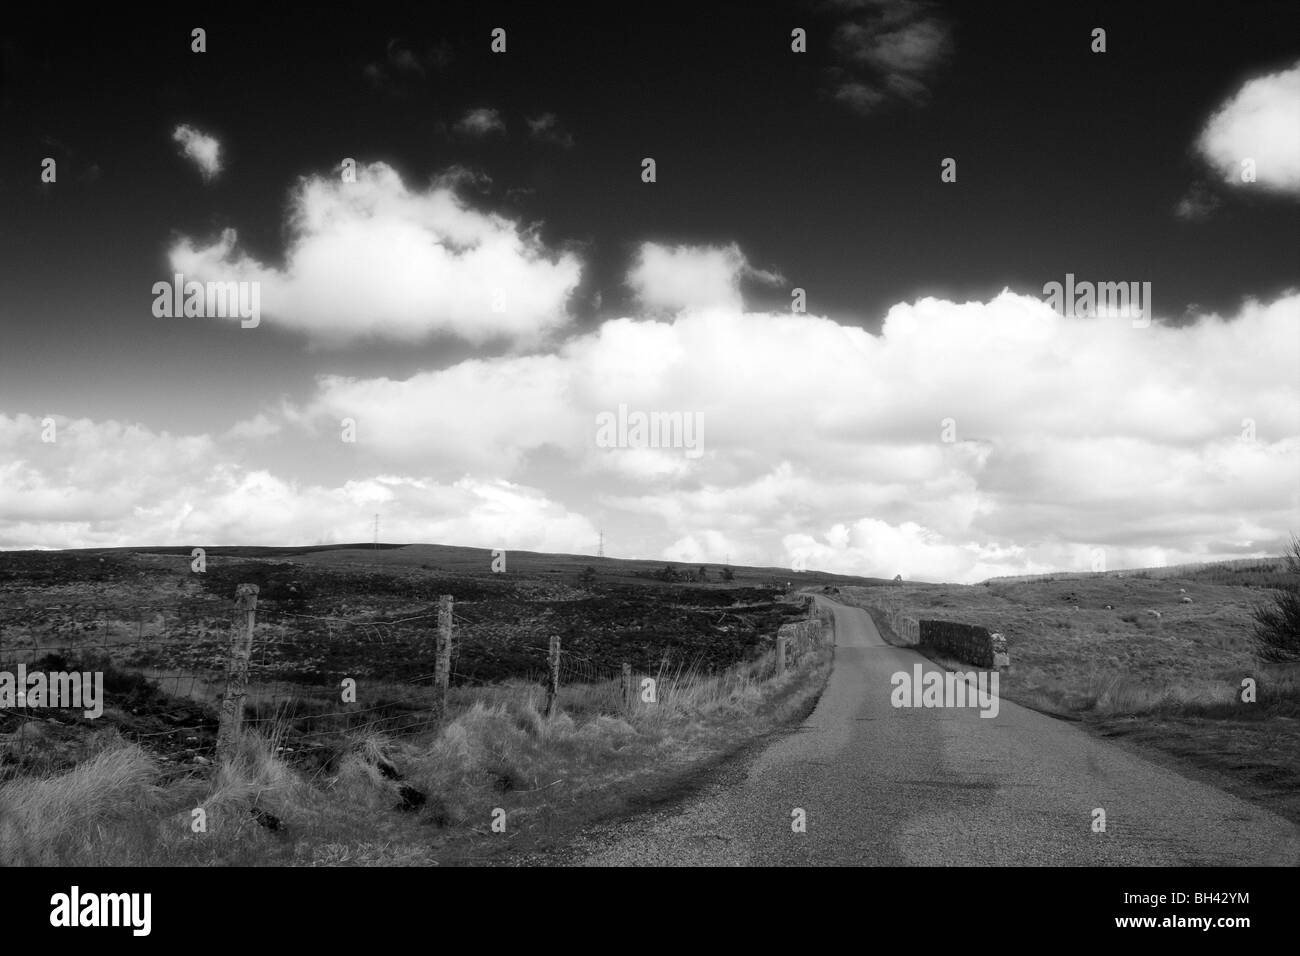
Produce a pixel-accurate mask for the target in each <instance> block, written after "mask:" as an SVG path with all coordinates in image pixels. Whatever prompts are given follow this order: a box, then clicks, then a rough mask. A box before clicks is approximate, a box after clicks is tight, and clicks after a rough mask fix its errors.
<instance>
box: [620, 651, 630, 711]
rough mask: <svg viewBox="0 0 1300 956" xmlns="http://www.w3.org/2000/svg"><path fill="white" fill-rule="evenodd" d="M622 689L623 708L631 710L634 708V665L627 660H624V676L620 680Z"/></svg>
mask: <svg viewBox="0 0 1300 956" xmlns="http://www.w3.org/2000/svg"><path fill="white" fill-rule="evenodd" d="M620 690H621V691H622V694H621V697H622V700H623V710H624V711H629V710H631V709H632V665H631V664H629V663H627V661H624V662H623V678H622V680H621V681H620Z"/></svg>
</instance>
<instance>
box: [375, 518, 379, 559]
mask: <svg viewBox="0 0 1300 956" xmlns="http://www.w3.org/2000/svg"><path fill="white" fill-rule="evenodd" d="M375 550H376V551H378V550H379V515H377V514H376V515H375Z"/></svg>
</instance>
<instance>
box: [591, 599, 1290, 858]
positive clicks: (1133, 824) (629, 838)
mask: <svg viewBox="0 0 1300 956" xmlns="http://www.w3.org/2000/svg"><path fill="white" fill-rule="evenodd" d="M816 600H817V601H818V602H819V603H821V604H822V605H823V606H825V607H828V608H830V609H831V610H832V611H833V612H834V614H835V621H836V649H835V665H834V668H833V670H832V673H831V676H830V679H829V682H828V684H827V687H826V691H825V693H824V694H823V695H822V698H821V700H820V701H819V702H818V705H817V707H816V709H815V710H814V711H813V713H812V714H811V715H809V717H808V718H807V719H806V720H805V721H804V722H803V724H802V725H801V726H800V727H799V728H798V729H797V730H796V731H795V732H793V733H789V734H786V735H782V736H781V737H779V738H778V739H776V740H775V741H774V742H773V743H771V744H770V745H769V746H767V747H766V748H765V749H763V750H762V751H761V752H760V753H759V755H758V756H757V758H756V759H754V760H753V761H752V762H751V763H750V764H749V765H748V766H747V767H745V768H744V769H743V770H741V771H738V772H735V773H732V774H730V775H728V774H722V775H720V776H719V778H718V779H717V780H716V781H714V782H712V783H710V784H709V785H708V786H706V787H705V788H704V789H703V790H702V791H701V792H700V793H698V794H696V795H695V796H693V797H691V798H689V799H688V800H687V801H686V802H685V803H683V804H681V805H679V806H676V807H674V808H673V809H672V810H671V811H659V812H651V813H647V814H643V815H640V816H638V817H634V818H632V819H629V820H626V821H621V822H619V823H617V824H612V825H609V826H605V827H601V828H598V829H597V830H593V831H590V832H589V833H587V834H585V835H584V836H583V837H581V838H580V839H579V840H578V841H577V842H576V844H575V845H574V846H573V847H572V848H571V853H572V855H571V856H570V859H569V862H572V863H577V864H580V865H593V866H657V865H679V866H681V865H685V866H690V865H724V866H725V865H740V866H745V865H755V866H772V865H781V866H790V865H794V866H799V865H876V866H882V865H884V866H908V865H923V866H963V865H970V866H989V865H992V866H1014V865H1048V866H1051V865H1066V866H1071V865H1102V866H1112V865H1113V866H1143V865H1155V866H1159V865H1170V864H1184V865H1237V866H1241V865H1252V866H1253V865H1292V866H1294V865H1297V864H1300V827H1297V826H1296V825H1295V824H1293V823H1290V822H1289V821H1287V820H1285V819H1283V818H1281V817H1279V816H1277V815H1276V814H1273V813H1270V812H1269V811H1267V810H1262V809H1259V808H1257V807H1254V806H1253V805H1251V804H1249V803H1247V802H1245V801H1244V800H1241V799H1239V798H1237V797H1234V796H1232V795H1230V794H1227V793H1224V792H1222V791H1220V790H1217V789H1215V788H1213V787H1211V786H1208V785H1206V784H1203V783H1199V782H1196V781H1193V780H1189V779H1187V778H1185V777H1182V776H1180V775H1179V774H1177V773H1175V772H1173V771H1171V770H1168V769H1165V768H1163V767H1160V766H1157V765H1155V764H1153V763H1151V762H1149V761H1147V760H1143V759H1142V758H1141V757H1138V756H1135V755H1133V754H1131V753H1129V752H1128V751H1126V750H1124V749H1121V748H1120V747H1118V746H1116V745H1115V744H1112V743H1108V742H1106V741H1104V740H1098V739H1096V738H1094V737H1091V736H1089V735H1088V734H1087V733H1085V732H1084V731H1083V730H1081V729H1079V728H1078V727H1075V726H1073V725H1071V724H1069V723H1066V722H1063V721H1060V720H1055V719H1053V718H1051V717H1047V716H1044V715H1042V714H1039V713H1037V712H1035V711H1031V710H1027V709H1025V708H1023V707H1019V706H1017V705H1015V704H1012V703H1009V702H1007V701H1000V702H999V705H998V707H997V714H996V716H993V717H981V716H980V710H979V708H977V707H974V706H972V707H967V708H958V707H946V708H907V707H899V708H895V707H894V706H893V705H892V704H891V702H890V696H891V693H892V691H893V690H894V686H893V684H891V677H892V676H893V675H894V674H895V673H897V672H900V671H901V672H907V673H909V674H910V673H913V668H914V667H915V665H917V664H920V665H922V667H923V669H924V671H925V672H929V671H936V670H941V668H939V667H937V665H935V664H933V663H931V662H930V661H929V660H927V659H926V658H924V657H922V656H921V655H920V654H918V653H916V652H915V651H911V650H907V649H905V648H900V647H894V646H891V645H889V644H886V643H885V642H884V641H883V640H882V639H881V637H880V634H879V632H878V631H877V630H876V627H875V624H874V623H873V622H872V620H871V618H870V616H869V615H868V614H867V613H866V612H865V611H863V610H861V609H859V608H853V607H846V606H844V605H842V604H837V603H835V602H832V601H829V600H828V599H826V598H823V597H820V596H818V597H817V598H816ZM974 669H975V668H972V670H974ZM988 709H989V710H991V708H988ZM1097 809H1102V810H1104V811H1105V814H1106V829H1105V832H1093V821H1094V811H1095V810H1097ZM798 810H802V811H803V813H804V819H805V821H806V831H805V832H795V823H796V820H797V816H798V815H797V811H798Z"/></svg>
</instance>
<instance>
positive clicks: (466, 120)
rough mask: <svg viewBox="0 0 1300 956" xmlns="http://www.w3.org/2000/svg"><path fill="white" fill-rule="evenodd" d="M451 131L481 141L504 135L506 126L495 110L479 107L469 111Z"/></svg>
mask: <svg viewBox="0 0 1300 956" xmlns="http://www.w3.org/2000/svg"><path fill="white" fill-rule="evenodd" d="M452 129H453V130H454V132H456V133H457V134H459V135H461V136H468V137H471V138H474V139H481V138H483V137H485V136H492V135H494V134H500V135H505V132H506V124H505V120H503V119H502V118H501V114H500V113H499V112H498V111H497V110H494V109H489V108H487V107H479V108H478V109H472V110H469V111H468V112H467V113H466V114H465V115H464V116H462V117H461V118H460V119H459V120H457V121H456V125H455V126H454V127H452Z"/></svg>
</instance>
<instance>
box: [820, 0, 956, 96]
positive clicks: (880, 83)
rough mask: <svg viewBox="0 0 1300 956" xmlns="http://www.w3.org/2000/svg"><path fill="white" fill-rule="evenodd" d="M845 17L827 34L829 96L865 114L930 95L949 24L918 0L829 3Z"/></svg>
mask: <svg viewBox="0 0 1300 956" xmlns="http://www.w3.org/2000/svg"><path fill="white" fill-rule="evenodd" d="M831 6H832V8H834V9H838V10H843V11H847V12H848V13H849V18H848V19H846V20H844V21H842V22H841V23H839V24H838V25H837V26H836V27H835V29H834V32H833V33H832V34H831V50H832V52H833V53H834V55H835V57H836V59H837V63H836V65H834V66H832V67H831V68H830V69H829V70H828V71H827V76H828V78H829V80H830V84H831V90H830V95H831V98H832V99H834V100H835V101H836V102H838V103H842V104H844V105H845V106H847V107H849V108H850V109H852V110H853V111H854V112H856V113H859V114H862V115H866V114H869V113H872V112H875V111H876V110H877V109H879V108H880V107H882V106H884V105H885V104H887V103H890V102H893V101H899V100H901V101H903V102H907V103H910V104H912V105H915V106H920V105H924V104H925V103H926V102H927V101H928V100H929V98H930V84H931V80H932V77H933V74H934V73H935V72H936V71H937V70H938V68H939V67H941V66H942V65H943V63H944V62H945V61H946V60H947V59H948V56H949V55H950V53H951V52H952V45H953V43H952V27H951V25H950V24H949V22H948V21H947V20H946V19H945V18H944V17H942V16H941V15H939V14H937V13H935V12H933V8H932V6H931V4H929V3H927V2H921V0H852V2H838V3H833V4H831Z"/></svg>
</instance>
